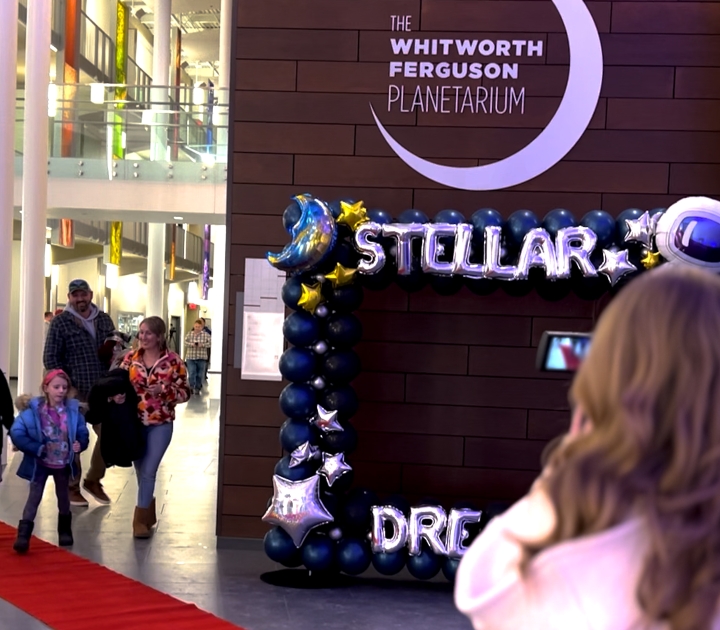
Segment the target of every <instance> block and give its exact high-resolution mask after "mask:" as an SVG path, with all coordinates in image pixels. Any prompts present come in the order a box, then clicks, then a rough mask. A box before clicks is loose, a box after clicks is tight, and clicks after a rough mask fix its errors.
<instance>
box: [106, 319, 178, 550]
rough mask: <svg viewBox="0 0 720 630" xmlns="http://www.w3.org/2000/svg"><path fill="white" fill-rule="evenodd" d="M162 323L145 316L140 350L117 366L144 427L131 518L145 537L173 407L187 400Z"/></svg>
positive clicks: (152, 518)
mask: <svg viewBox="0 0 720 630" xmlns="http://www.w3.org/2000/svg"><path fill="white" fill-rule="evenodd" d="M165 334H166V328H165V322H164V321H163V320H162V319H161V318H160V317H148V318H146V319H144V320H143V321H142V322H141V323H140V328H139V331H138V339H139V341H140V345H139V348H138V349H137V350H136V351H135V352H130V353H128V354H127V355H125V358H124V359H123V361H122V363H121V365H120V367H121V368H122V369H125V370H128V372H129V373H130V382H131V383H132V385H133V387H134V388H135V391H136V392H137V395H138V397H139V402H138V414H139V417H140V420H141V422H142V423H143V425H144V426H145V444H146V446H145V455H144V456H143V457H142V458H141V459H139V460H137V461H136V462H134V464H135V472H136V474H137V478H138V500H137V507H136V508H135V513H134V515H133V535H134V536H135V537H136V538H148V537H150V535H151V534H152V527H153V525H155V523H156V522H157V515H156V513H155V497H154V496H153V495H154V493H155V478H156V476H157V471H158V468H159V467H160V462H161V461H162V458H163V455H165V451H167V448H168V446H170V440H171V439H172V434H173V421H174V420H175V406H176V405H177V404H179V403H184V402H186V401H187V399H188V398H189V397H190V388H189V386H188V381H187V370H186V369H185V364H184V363H183V361H182V359H181V358H180V357H179V356H178V355H177V354H175V353H174V352H171V351H170V350H168V348H167V342H166V339H165Z"/></svg>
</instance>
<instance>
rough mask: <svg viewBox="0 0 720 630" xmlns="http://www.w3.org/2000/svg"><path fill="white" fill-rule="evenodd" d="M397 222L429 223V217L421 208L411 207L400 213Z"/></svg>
mask: <svg viewBox="0 0 720 630" xmlns="http://www.w3.org/2000/svg"><path fill="white" fill-rule="evenodd" d="M398 223H430V219H429V218H428V215H427V214H425V213H424V212H423V211H422V210H415V209H411V210H405V211H403V212H401V213H400V216H399V217H398Z"/></svg>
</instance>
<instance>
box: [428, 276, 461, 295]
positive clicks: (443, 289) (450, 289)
mask: <svg viewBox="0 0 720 630" xmlns="http://www.w3.org/2000/svg"><path fill="white" fill-rule="evenodd" d="M463 284H464V280H463V277H462V276H432V277H431V278H430V286H431V287H432V288H433V290H434V291H435V292H436V293H437V294H438V295H455V294H456V293H457V292H458V291H460V289H462V288H463Z"/></svg>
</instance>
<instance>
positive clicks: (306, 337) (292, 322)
mask: <svg viewBox="0 0 720 630" xmlns="http://www.w3.org/2000/svg"><path fill="white" fill-rule="evenodd" d="M283 336H284V337H285V339H287V340H288V341H289V342H290V343H291V344H292V345H294V346H300V347H302V346H309V345H311V344H314V343H315V342H316V341H317V340H318V338H319V337H320V323H319V322H318V319H317V318H316V317H314V316H313V315H311V314H310V313H308V312H307V311H305V310H302V311H296V312H295V313H291V314H290V316H289V317H288V318H286V319H285V321H284V322H283Z"/></svg>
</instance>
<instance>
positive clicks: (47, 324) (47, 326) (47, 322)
mask: <svg viewBox="0 0 720 630" xmlns="http://www.w3.org/2000/svg"><path fill="white" fill-rule="evenodd" d="M53 317H54V315H53V312H52V311H45V315H44V316H43V321H44V322H45V326H44V327H43V341H45V339H47V334H48V330H49V329H50V322H51V321H52V320H53Z"/></svg>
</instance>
